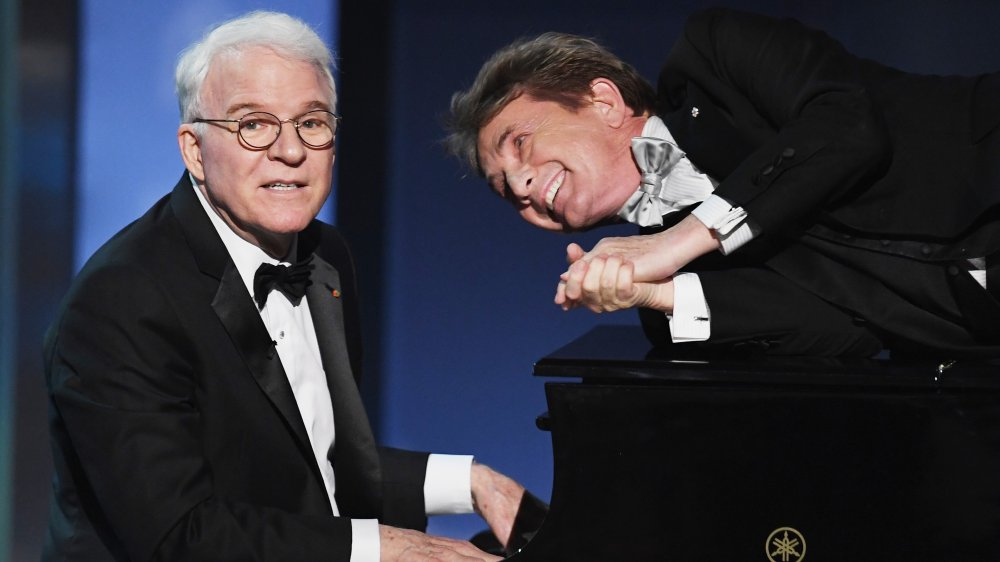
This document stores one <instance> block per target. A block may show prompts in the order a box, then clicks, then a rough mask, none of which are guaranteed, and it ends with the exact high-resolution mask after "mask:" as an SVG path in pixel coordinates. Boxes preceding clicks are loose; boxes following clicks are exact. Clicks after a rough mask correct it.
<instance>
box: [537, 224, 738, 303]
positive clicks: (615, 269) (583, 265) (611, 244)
mask: <svg viewBox="0 0 1000 562" xmlns="http://www.w3.org/2000/svg"><path fill="white" fill-rule="evenodd" d="M718 247H719V243H718V240H717V239H716V238H715V237H714V236H713V234H712V231H711V230H709V229H708V228H707V227H705V225H704V224H702V223H701V221H699V220H698V219H697V218H695V217H693V216H688V217H686V218H684V219H683V220H682V221H681V222H679V223H677V225H675V226H673V227H671V228H669V229H667V230H664V231H663V232H659V233H657V234H648V235H639V236H626V237H616V238H605V239H603V240H601V241H600V242H598V243H597V245H596V246H594V248H593V249H591V250H590V251H589V252H585V251H584V250H583V248H581V247H580V246H579V245H578V244H576V243H572V244H570V245H569V246H568V247H567V248H566V261H567V263H569V269H567V270H566V272H565V273H563V274H562V275H560V276H559V284H558V286H557V287H556V296H555V303H556V304H557V305H559V306H561V307H562V308H563V309H564V310H570V309H572V308H576V307H580V306H583V307H586V308H588V309H590V310H592V311H593V312H598V313H600V312H612V311H615V310H622V309H625V308H633V307H637V306H638V307H643V308H651V309H654V310H659V311H662V312H666V313H671V312H673V307H674V286H673V275H674V274H675V273H677V272H678V271H679V270H680V269H681V268H682V267H684V266H685V265H687V264H688V263H690V262H691V261H692V260H694V259H695V258H697V257H698V256H701V255H703V254H706V253H708V252H710V251H712V250H715V249H718Z"/></svg>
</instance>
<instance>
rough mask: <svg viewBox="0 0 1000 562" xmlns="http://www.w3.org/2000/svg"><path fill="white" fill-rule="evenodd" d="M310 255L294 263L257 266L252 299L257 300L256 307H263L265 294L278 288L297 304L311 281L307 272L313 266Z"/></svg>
mask: <svg viewBox="0 0 1000 562" xmlns="http://www.w3.org/2000/svg"><path fill="white" fill-rule="evenodd" d="M311 261H312V256H309V257H308V258H307V259H304V260H302V261H300V262H298V263H296V264H294V265H291V266H287V265H271V264H269V263H262V264H260V267H258V268H257V273H255V274H254V276H253V300H255V301H257V307H258V308H259V309H261V310H263V309H264V303H266V302H267V295H268V294H270V293H271V290H272V289H278V290H279V291H281V292H282V293H285V295H287V296H288V300H290V301H292V304H296V305H297V304H298V303H299V301H300V300H302V296H303V295H305V294H306V287H308V286H309V285H310V283H312V281H310V280H309V272H310V271H312V268H313V267H315V266H314V265H313V264H312V263H310V262H311Z"/></svg>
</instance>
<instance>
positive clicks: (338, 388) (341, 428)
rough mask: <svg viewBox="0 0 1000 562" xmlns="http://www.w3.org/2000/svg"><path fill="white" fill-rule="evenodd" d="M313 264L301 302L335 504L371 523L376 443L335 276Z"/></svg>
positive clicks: (375, 486) (323, 264)
mask: <svg viewBox="0 0 1000 562" xmlns="http://www.w3.org/2000/svg"><path fill="white" fill-rule="evenodd" d="M313 263H314V264H315V266H316V267H315V269H313V272H312V276H311V279H312V284H311V285H310V286H309V287H308V288H307V289H306V298H307V299H308V301H309V310H310V312H311V314H312V319H313V325H314V326H315V328H316V339H317V341H318V342H319V351H320V357H321V359H322V361H323V369H324V370H325V371H326V379H327V384H328V385H329V388H330V399H331V401H332V402H333V414H334V425H335V427H336V428H337V438H336V442H335V445H334V451H333V456H332V458H331V459H330V460H331V462H332V463H333V467H334V473H335V474H336V475H337V493H336V495H337V504H338V506H340V508H341V511H342V512H346V513H350V514H351V516H353V517H375V516H376V515H377V513H375V512H372V511H370V510H372V509H374V508H375V506H377V505H379V504H380V503H381V502H380V498H378V497H376V496H375V495H374V494H376V493H377V490H378V489H379V487H378V482H379V481H380V468H379V462H378V456H377V454H376V447H375V438H374V436H373V435H372V431H371V428H370V426H369V424H368V415H367V414H366V413H365V409H364V405H363V404H362V402H361V394H360V393H359V392H358V386H357V383H356V382H355V378H354V374H353V373H352V371H351V365H350V362H349V360H348V353H347V343H346V339H345V333H344V311H343V306H342V298H341V297H342V296H343V295H342V294H341V291H342V289H341V287H342V285H341V281H340V275H339V273H338V272H337V270H336V268H334V267H333V266H332V265H330V264H329V263H328V262H327V261H326V260H324V259H322V258H320V257H319V256H315V257H314V259H313Z"/></svg>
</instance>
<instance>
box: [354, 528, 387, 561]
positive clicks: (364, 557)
mask: <svg viewBox="0 0 1000 562" xmlns="http://www.w3.org/2000/svg"><path fill="white" fill-rule="evenodd" d="M381 556H382V543H381V542H380V537H379V533H378V519H351V562H379V558H381Z"/></svg>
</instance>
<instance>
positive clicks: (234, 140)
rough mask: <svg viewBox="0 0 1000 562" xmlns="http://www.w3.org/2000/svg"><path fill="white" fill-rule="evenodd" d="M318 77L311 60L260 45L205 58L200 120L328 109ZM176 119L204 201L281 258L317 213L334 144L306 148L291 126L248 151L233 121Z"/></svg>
mask: <svg viewBox="0 0 1000 562" xmlns="http://www.w3.org/2000/svg"><path fill="white" fill-rule="evenodd" d="M331 98H332V96H331V92H330V88H329V86H328V85H327V82H326V81H325V79H324V77H323V75H322V74H321V73H320V71H319V70H318V69H317V68H316V67H314V66H313V65H311V64H309V63H306V62H303V61H295V60H289V59H287V58H283V57H281V56H280V55H278V54H277V53H275V52H274V51H272V50H270V49H267V48H263V47H251V48H248V49H247V50H245V51H243V52H242V53H240V54H237V55H231V56H226V57H220V58H217V59H216V60H215V61H213V62H212V64H211V66H210V67H209V70H208V75H207V76H206V77H205V82H204V85H203V87H202V90H201V102H202V104H201V107H202V108H203V109H204V114H203V115H201V116H200V117H204V118H207V119H239V118H240V117H242V116H243V115H245V114H247V113H249V112H251V111H267V112H270V113H273V114H274V115H277V116H278V118H279V119H289V118H297V117H299V116H300V115H302V114H303V113H306V112H307V111H310V110H313V109H326V110H329V111H333V108H332V107H330V106H329V103H330V102H329V100H330V99H331ZM201 126H202V127H205V129H204V134H203V135H201V136H200V137H199V136H198V135H197V133H196V131H195V129H194V126H193V125H191V124H183V125H181V127H180V129H179V130H178V142H179V143H180V147H181V154H182V156H183V158H184V162H185V164H186V166H187V169H188V170H189V171H190V172H191V175H192V176H194V178H195V179H196V180H197V181H198V184H199V188H200V189H201V190H202V192H203V193H204V194H205V196H206V198H207V200H208V202H209V204H210V205H211V206H212V208H213V209H215V211H216V212H217V213H218V214H219V216H220V217H222V219H223V220H224V221H225V222H226V224H228V225H229V227H230V228H232V229H233V231H234V232H236V234H238V235H239V236H240V237H241V238H243V239H245V240H247V241H249V242H251V243H253V244H255V245H257V246H259V247H260V248H262V249H264V251H266V252H267V253H268V254H270V255H272V256H274V257H278V258H280V257H284V255H285V253H286V252H287V250H288V246H289V244H290V243H291V240H292V239H293V237H294V235H295V233H297V232H299V231H301V230H302V229H304V228H305V227H306V226H307V225H308V224H309V222H310V221H311V220H312V219H313V218H315V217H316V214H317V213H318V212H319V210H320V208H321V207H322V205H323V202H324V201H325V200H326V198H327V196H328V195H329V194H330V184H331V180H332V175H333V160H334V150H333V146H332V144H331V146H328V147H325V148H320V149H316V148H309V147H307V146H306V145H304V144H302V141H301V140H300V139H299V137H298V135H297V134H296V132H295V127H294V125H293V124H292V123H285V124H284V125H283V127H282V132H281V135H280V136H279V137H278V140H277V141H275V143H274V144H273V145H271V146H270V147H269V148H267V149H263V150H258V149H250V148H248V147H246V146H245V145H243V144H242V143H241V141H240V139H239V137H238V136H237V134H236V133H235V131H236V124H235V123H220V124H205V125H201Z"/></svg>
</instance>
